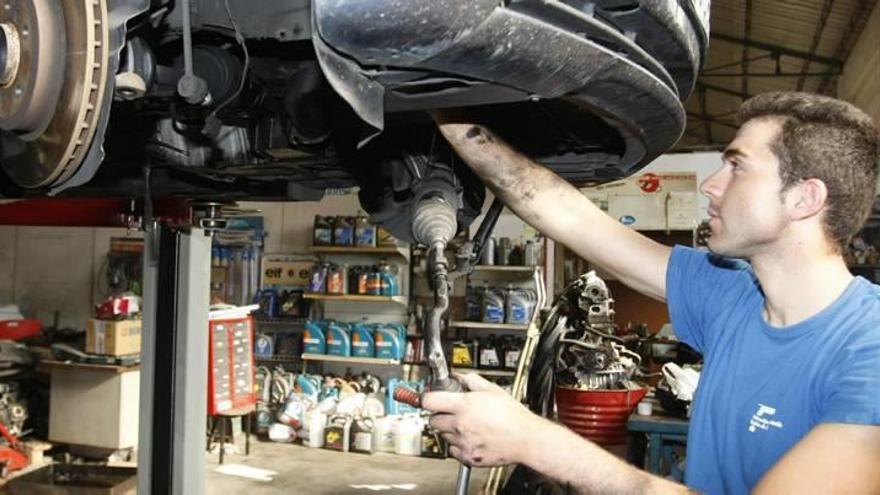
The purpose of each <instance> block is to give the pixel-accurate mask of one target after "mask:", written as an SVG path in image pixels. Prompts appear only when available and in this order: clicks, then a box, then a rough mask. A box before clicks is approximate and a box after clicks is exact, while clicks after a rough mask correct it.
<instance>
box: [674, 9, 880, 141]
mask: <svg viewBox="0 0 880 495" xmlns="http://www.w3.org/2000/svg"><path fill="white" fill-rule="evenodd" d="M876 4H877V0H796V1H776V0H713V2H712V15H711V32H712V33H713V37H712V39H711V41H710V45H709V54H708V57H707V61H706V64H705V66H704V70H703V74H702V75H701V77H700V79H699V82H698V88H697V90H695V91H694V93H693V94H692V95H691V97H690V98H689V99H688V101H687V102H686V105H685V107H686V108H687V111H688V126H687V130H686V134H685V136H684V137H682V139H681V140H680V141H679V144H678V145H677V148H686V147H691V146H700V145H712V144H717V145H723V144H725V143H727V142H728V141H729V140H730V139H732V137H733V135H734V133H735V132H736V126H735V125H734V123H733V117H734V115H735V112H736V110H737V108H738V107H739V105H740V104H741V103H742V101H743V98H744V97H745V96H746V95H743V94H741V93H742V92H743V90H744V89H747V92H748V94H749V95H754V94H758V93H762V92H766V91H778V90H794V89H797V87H798V80H799V79H800V77H799V76H797V75H794V76H792V75H791V74H800V73H801V72H802V71H803V70H804V68H805V67H806V71H807V73H808V74H823V73H829V72H834V71H838V72H839V69H840V68H839V67H833V66H829V65H826V64H823V63H819V62H817V61H813V62H810V63H809V66H805V64H804V62H805V60H804V58H800V57H797V56H792V55H791V54H788V55H787V54H784V53H783V54H780V55H779V56H773V52H771V51H768V50H766V49H761V48H758V47H754V46H752V47H747V46H746V45H747V44H748V43H749V42H752V43H758V44H762V45H772V46H773V47H779V48H780V49H782V50H781V51H783V52H784V51H785V49H788V50H792V51H795V52H799V53H802V54H805V55H810V54H812V55H815V56H818V57H825V58H830V59H836V60H838V61H839V62H840V64H841V65H842V63H843V62H845V60H846V57H847V56H848V54H849V50H850V49H851V48H852V44H853V43H854V42H855V41H856V40H857V38H858V34H859V32H860V31H861V30H862V29H863V28H864V23H865V22H866V21H867V18H868V16H869V15H870V13H871V12H872V10H873V8H875V6H876ZM749 9H750V10H751V15H750V16H748V17H749V21H750V26H749V31H750V32H749V33H747V32H746V27H747V23H746V20H747V19H746V17H747V16H746V13H747V11H748V10H749ZM824 13H827V15H825V16H823V14H824ZM820 29H821V32H820V33H819V35H818V36H817V35H816V33H817V31H819V30H820ZM747 34H748V35H747ZM719 35H720V36H723V37H725V38H730V37H733V38H736V39H738V40H739V42H731V41H729V40H726V39H719V38H718V36H719ZM746 53H747V54H748V58H750V59H754V58H759V59H758V60H754V61H750V62H749V63H748V64H747V65H743V64H739V63H740V62H742V60H743V59H744V57H745V56H746V55H745V54H746ZM731 64H733V65H731ZM746 66H747V71H744V68H745V67H746ZM744 73H748V74H752V75H751V76H749V77H747V78H746V77H743V74H744ZM761 74H765V75H761ZM823 79H825V78H824V77H817V76H807V77H805V78H804V85H803V89H804V90H805V91H818V90H819V89H820V87H821V86H822V84H821V83H822V81H823ZM835 80H836V78H834V77H831V78H829V81H826V84H825V86H826V87H825V93H826V94H833V92H834V84H833V83H834V81H835ZM744 82H745V84H744ZM828 83H830V84H828ZM703 92H705V97H703V95H702V93H703ZM703 100H704V101H705V108H704V106H703ZM707 122H710V123H709V124H707Z"/></svg>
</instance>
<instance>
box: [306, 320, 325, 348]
mask: <svg viewBox="0 0 880 495" xmlns="http://www.w3.org/2000/svg"><path fill="white" fill-rule="evenodd" d="M303 352H306V353H309V354H324V353H326V352H327V337H326V335H325V326H324V324H323V322H318V321H307V322H306V323H305V331H304V332H303Z"/></svg>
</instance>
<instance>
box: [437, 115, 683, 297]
mask: <svg viewBox="0 0 880 495" xmlns="http://www.w3.org/2000/svg"><path fill="white" fill-rule="evenodd" d="M434 119H435V120H436V121H437V124H438V126H439V128H440V131H441V132H442V133H443V135H444V136H445V137H446V139H447V140H448V141H449V143H450V144H451V145H452V147H453V148H454V149H455V151H456V152H457V153H458V154H459V156H461V158H462V159H463V160H464V161H465V162H467V163H468V165H470V167H471V168H472V169H473V170H474V171H475V172H476V173H477V175H479V176H480V177H481V178H482V179H483V181H484V182H485V183H486V186H487V187H488V188H489V189H490V190H491V191H492V192H493V193H494V194H495V195H496V196H497V197H499V198H501V200H502V201H503V202H504V204H505V205H507V207H508V208H510V209H511V210H513V211H514V212H515V213H516V214H517V215H518V216H519V217H520V218H522V219H523V220H524V221H526V222H527V223H528V224H529V225H531V226H532V227H534V228H536V229H538V230H539V231H540V232H542V233H543V234H544V235H546V236H548V237H550V238H552V239H554V240H556V241H557V242H561V243H562V244H564V245H566V246H567V247H568V248H569V249H571V250H572V251H574V252H575V253H577V254H578V255H579V256H581V257H583V258H584V259H586V260H588V261H590V262H591V263H594V264H595V265H597V266H598V267H599V268H601V269H602V270H603V271H605V272H608V273H609V274H611V275H612V276H614V277H615V278H617V279H619V280H620V281H622V282H623V283H625V284H626V285H628V286H630V287H632V288H633V289H635V290H637V291H639V292H642V293H644V294H645V295H648V296H650V297H653V298H654V299H658V300H664V299H665V298H666V266H667V262H668V260H669V254H670V252H671V250H670V248H669V247H667V246H664V245H662V244H659V243H657V242H655V241H653V240H651V239H648V238H647V237H645V236H643V235H641V234H639V233H638V232H635V231H634V230H631V229H629V228H627V227H625V226H623V225H621V224H620V223H619V222H617V221H615V220H614V219H612V218H611V217H609V216H608V215H606V214H605V213H604V212H603V211H602V210H600V209H599V208H598V207H597V206H595V205H594V204H593V203H592V202H591V201H590V200H589V199H587V197H586V196H584V195H583V194H581V192H580V191H578V190H577V189H576V188H575V187H574V186H572V185H571V184H569V183H568V182H566V181H564V180H563V179H561V178H560V177H559V176H558V175H556V174H555V173H553V172H552V171H551V170H549V169H547V168H545V167H543V166H541V165H539V164H537V163H535V162H534V161H532V160H531V159H529V158H528V157H526V156H525V155H523V154H522V153H520V152H518V151H516V150H514V149H513V148H512V147H511V146H510V145H508V144H507V143H505V142H504V141H502V140H501V139H500V138H498V137H497V136H495V135H494V134H492V132H491V131H489V130H488V129H486V128H485V127H483V126H480V125H477V124H473V123H469V122H466V121H464V120H462V119H460V118H458V116H457V115H456V114H455V113H452V112H446V111H437V112H435V113H434Z"/></svg>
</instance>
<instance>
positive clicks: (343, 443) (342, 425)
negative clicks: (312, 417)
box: [324, 414, 351, 452]
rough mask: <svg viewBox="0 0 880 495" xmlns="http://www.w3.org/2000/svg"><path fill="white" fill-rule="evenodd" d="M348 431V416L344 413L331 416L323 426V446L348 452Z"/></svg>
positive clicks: (349, 429)
mask: <svg viewBox="0 0 880 495" xmlns="http://www.w3.org/2000/svg"><path fill="white" fill-rule="evenodd" d="M350 431H351V417H350V416H348V415H346V414H336V415H333V416H331V417H330V419H329V421H328V422H327V426H326V427H325V428H324V448H325V449H330V450H341V451H342V452H348V446H349V438H350Z"/></svg>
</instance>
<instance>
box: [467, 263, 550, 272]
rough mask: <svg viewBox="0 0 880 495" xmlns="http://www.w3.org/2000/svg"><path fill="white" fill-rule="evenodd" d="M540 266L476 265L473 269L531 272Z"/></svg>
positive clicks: (481, 270)
mask: <svg viewBox="0 0 880 495" xmlns="http://www.w3.org/2000/svg"><path fill="white" fill-rule="evenodd" d="M538 268H540V267H539V266H519V265H476V266H474V271H480V272H523V273H532V272H534V271H535V270H537V269H538Z"/></svg>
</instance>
